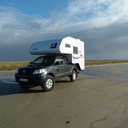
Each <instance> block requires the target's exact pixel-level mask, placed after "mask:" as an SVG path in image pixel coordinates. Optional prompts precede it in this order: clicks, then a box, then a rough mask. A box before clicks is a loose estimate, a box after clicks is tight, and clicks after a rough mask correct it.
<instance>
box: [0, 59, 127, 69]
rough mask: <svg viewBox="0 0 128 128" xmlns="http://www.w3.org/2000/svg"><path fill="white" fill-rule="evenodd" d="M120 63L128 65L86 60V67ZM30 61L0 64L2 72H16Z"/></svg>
mask: <svg viewBox="0 0 128 128" xmlns="http://www.w3.org/2000/svg"><path fill="white" fill-rule="evenodd" d="M118 63H128V60H86V61H85V65H87V66H94V65H106V64H118ZM28 64H29V61H9V62H0V71H2V70H15V69H17V68H19V67H22V66H25V65H28Z"/></svg>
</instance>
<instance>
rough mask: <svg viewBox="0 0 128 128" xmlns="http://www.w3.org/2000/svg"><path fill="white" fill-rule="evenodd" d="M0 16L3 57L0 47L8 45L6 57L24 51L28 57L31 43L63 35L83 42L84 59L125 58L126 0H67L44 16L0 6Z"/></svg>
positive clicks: (127, 33)
mask: <svg viewBox="0 0 128 128" xmlns="http://www.w3.org/2000/svg"><path fill="white" fill-rule="evenodd" d="M0 17H1V20H0V49H1V50H0V53H1V55H3V56H5V53H4V50H2V49H5V47H6V48H8V49H9V50H8V51H7V55H6V59H7V57H8V55H9V53H10V57H8V58H9V59H10V60H11V59H16V58H17V59H19V57H18V55H19V56H21V55H22V54H24V53H25V54H24V57H23V58H22V59H28V57H27V56H29V53H28V50H29V47H30V45H31V43H32V42H34V41H37V40H42V39H50V38H58V37H64V36H74V37H77V38H80V39H81V40H83V41H85V42H86V43H85V49H86V54H87V59H110V58H111V59H112V58H128V57H127V56H126V53H127V50H126V47H127V39H128V36H127V35H128V28H127V23H128V1H127V0H117V1H113V0H97V1H95V0H71V1H70V3H69V4H68V6H67V7H66V8H65V9H63V11H61V12H53V13H51V14H50V15H49V16H48V17H47V18H45V17H42V16H39V15H27V14H24V13H22V12H21V11H20V10H18V9H17V8H14V7H7V6H6V7H5V6H0ZM10 51H11V52H10ZM23 51H24V53H22V52H23ZM14 53H15V54H14ZM26 54H27V56H26ZM14 56H15V57H14ZM0 59H1V57H0ZM3 59H4V58H2V59H1V60H3ZM20 59H21V58H20Z"/></svg>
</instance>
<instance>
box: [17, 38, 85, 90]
mask: <svg viewBox="0 0 128 128" xmlns="http://www.w3.org/2000/svg"><path fill="white" fill-rule="evenodd" d="M30 53H31V54H32V55H38V56H39V57H38V58H36V59H35V60H34V61H33V62H30V64H29V65H27V66H24V67H21V68H19V69H17V72H16V73H15V80H16V82H18V83H19V85H20V86H21V87H22V88H23V89H29V88H30V87H33V86H38V85H40V86H41V88H42V89H43V91H51V90H52V89H53V87H54V83H55V81H56V80H57V79H58V78H63V77H66V76H67V77H69V78H70V81H72V82H74V81H75V80H76V78H77V77H78V73H79V70H84V66H85V64H84V42H83V41H81V40H79V39H75V38H72V37H65V38H62V39H52V40H45V41H37V42H34V43H33V44H32V45H31V47H30Z"/></svg>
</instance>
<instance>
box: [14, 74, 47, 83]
mask: <svg viewBox="0 0 128 128" xmlns="http://www.w3.org/2000/svg"><path fill="white" fill-rule="evenodd" d="M45 78H46V75H45V74H40V75H20V74H18V73H16V74H15V81H16V82H18V83H26V84H28V85H41V84H42V83H44V81H45Z"/></svg>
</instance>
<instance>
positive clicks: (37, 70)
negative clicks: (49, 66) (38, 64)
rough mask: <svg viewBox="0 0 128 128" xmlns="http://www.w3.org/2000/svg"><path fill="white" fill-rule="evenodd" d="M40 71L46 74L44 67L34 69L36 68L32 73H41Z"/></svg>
mask: <svg viewBox="0 0 128 128" xmlns="http://www.w3.org/2000/svg"><path fill="white" fill-rule="evenodd" d="M41 73H43V74H46V70H45V69H36V70H35V71H34V72H33V74H34V75H35V74H41Z"/></svg>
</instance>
